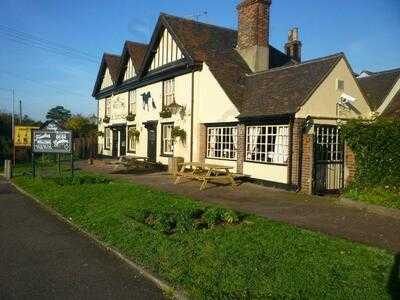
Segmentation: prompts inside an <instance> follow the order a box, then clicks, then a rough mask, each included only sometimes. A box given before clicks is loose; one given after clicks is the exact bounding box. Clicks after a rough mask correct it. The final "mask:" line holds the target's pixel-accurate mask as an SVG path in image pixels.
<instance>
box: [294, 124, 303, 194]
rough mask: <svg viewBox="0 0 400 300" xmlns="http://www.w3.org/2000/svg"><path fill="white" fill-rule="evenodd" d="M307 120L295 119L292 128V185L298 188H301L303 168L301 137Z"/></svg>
mask: <svg viewBox="0 0 400 300" xmlns="http://www.w3.org/2000/svg"><path fill="white" fill-rule="evenodd" d="M304 122H305V119H295V120H294V121H293V127H292V132H293V135H292V140H291V147H292V158H291V166H292V167H291V180H290V181H291V184H292V185H295V186H297V187H299V186H300V184H301V182H300V180H299V169H300V168H301V163H300V156H301V151H300V150H301V147H302V145H300V143H301V141H302V140H301V135H302V134H303V133H302V130H303V125H304Z"/></svg>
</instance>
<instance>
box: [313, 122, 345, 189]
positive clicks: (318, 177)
mask: <svg viewBox="0 0 400 300" xmlns="http://www.w3.org/2000/svg"><path fill="white" fill-rule="evenodd" d="M314 179H315V181H314V193H315V194H327V193H337V192H340V191H341V190H342V189H343V187H344V145H343V142H342V138H341V134H340V129H339V128H338V127H337V126H327V125H323V126H322V125H317V126H316V127H315V140H314Z"/></svg>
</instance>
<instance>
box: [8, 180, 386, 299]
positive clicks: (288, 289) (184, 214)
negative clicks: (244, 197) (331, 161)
mask: <svg viewBox="0 0 400 300" xmlns="http://www.w3.org/2000/svg"><path fill="white" fill-rule="evenodd" d="M77 176H78V177H82V176H83V177H85V176H86V178H87V176H89V177H91V176H93V175H87V174H86V175H82V174H78V175H77ZM91 178H92V177H91ZM14 182H15V183H16V184H17V185H19V186H20V187H22V188H23V189H25V190H26V191H28V192H30V193H31V194H33V195H35V196H36V197H37V198H39V199H41V201H42V202H43V203H44V204H45V205H48V206H50V207H52V208H53V209H55V210H56V211H58V212H59V213H60V214H62V215H63V216H65V217H66V218H68V219H69V220H71V221H72V222H74V223H75V224H76V225H78V226H79V227H81V228H82V229H84V230H85V231H87V232H89V233H91V234H93V235H95V236H96V237H97V238H99V239H100V240H102V241H104V242H106V243H108V244H109V245H111V246H113V247H115V248H117V249H119V251H121V252H122V253H124V254H125V255H127V256H129V257H131V258H132V259H133V260H134V261H136V262H137V263H139V264H141V265H142V266H144V267H146V268H148V269H149V270H151V271H153V272H155V273H158V274H160V275H161V276H162V277H163V278H164V279H166V280H167V281H169V282H170V283H171V284H173V285H175V286H176V287H183V288H184V289H185V290H186V291H187V293H188V294H189V295H190V297H192V298H202V299H204V298H212V299H214V298H215V299H220V298H263V299H265V298H313V299H322V298H324V299H325V298H331V299H389V298H390V293H391V289H393V284H391V283H390V282H391V281H390V274H391V272H392V269H393V264H394V256H393V255H391V254H390V253H388V252H386V251H384V250H380V249H374V248H370V247H367V246H363V245H359V244H355V243H352V242H349V241H345V240H342V239H337V238H332V237H327V236H325V235H322V234H318V233H313V232H310V231H307V230H302V229H298V228H296V227H294V226H290V225H285V224H280V223H276V222H272V221H268V220H265V219H263V218H260V217H256V216H252V215H241V214H237V213H235V212H232V211H230V210H226V209H223V208H219V207H216V206H210V205H208V204H205V203H201V202H198V201H194V200H191V199H189V198H186V197H182V196H177V195H173V194H169V193H165V192H160V191H157V190H154V189H150V188H147V187H144V186H141V185H136V184H132V183H128V182H124V181H119V180H113V181H109V180H106V181H104V180H103V177H101V178H100V179H99V180H95V179H82V180H81V179H75V180H71V181H69V179H67V180H62V182H61V184H60V182H58V181H57V180H51V179H40V178H38V179H36V180H33V179H32V178H30V177H17V178H15V179H14ZM392 283H393V278H392ZM392 292H393V291H392Z"/></svg>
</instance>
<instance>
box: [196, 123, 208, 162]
mask: <svg viewBox="0 0 400 300" xmlns="http://www.w3.org/2000/svg"><path fill="white" fill-rule="evenodd" d="M198 139H199V140H198V145H199V149H198V150H199V161H200V162H204V161H205V159H206V152H207V127H206V125H204V124H200V125H199V137H198Z"/></svg>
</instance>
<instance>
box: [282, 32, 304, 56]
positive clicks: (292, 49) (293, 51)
mask: <svg viewBox="0 0 400 300" xmlns="http://www.w3.org/2000/svg"><path fill="white" fill-rule="evenodd" d="M301 46H302V44H301V42H300V39H299V29H298V28H296V27H295V28H293V29H291V30H289V37H288V41H287V43H286V44H285V50H286V54H287V55H288V56H290V57H291V58H292V59H293V60H295V61H297V62H299V63H300V62H301Z"/></svg>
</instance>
